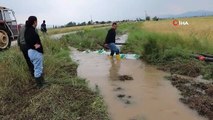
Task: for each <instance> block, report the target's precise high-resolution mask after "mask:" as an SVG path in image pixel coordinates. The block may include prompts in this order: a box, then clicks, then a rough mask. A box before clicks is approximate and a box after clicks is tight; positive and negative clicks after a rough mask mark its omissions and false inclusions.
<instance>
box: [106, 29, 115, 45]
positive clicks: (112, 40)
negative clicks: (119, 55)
mask: <svg viewBox="0 0 213 120" xmlns="http://www.w3.org/2000/svg"><path fill="white" fill-rule="evenodd" d="M115 36H116V32H115V29H113V28H111V29H110V30H109V31H108V33H107V36H106V39H105V44H109V43H115Z"/></svg>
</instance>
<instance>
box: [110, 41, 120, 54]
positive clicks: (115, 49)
mask: <svg viewBox="0 0 213 120" xmlns="http://www.w3.org/2000/svg"><path fill="white" fill-rule="evenodd" d="M108 46H109V49H110V50H111V54H110V55H111V56H113V55H114V53H116V55H118V54H119V53H120V51H119V49H118V48H117V47H116V46H115V43H109V45H108Z"/></svg>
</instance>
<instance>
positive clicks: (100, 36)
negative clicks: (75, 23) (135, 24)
mask: <svg viewBox="0 0 213 120" xmlns="http://www.w3.org/2000/svg"><path fill="white" fill-rule="evenodd" d="M118 26H119V27H118V30H117V35H118V36H119V35H123V34H126V33H127V32H128V27H129V23H123V24H119V25H118ZM108 30H109V28H100V29H94V28H87V29H84V30H83V31H79V32H77V33H76V34H69V35H65V36H63V37H62V38H61V40H62V41H66V42H67V43H68V44H69V45H70V46H72V47H75V48H77V49H78V50H80V51H84V50H88V49H89V50H98V49H103V44H104V41H105V37H106V35H107V31H108Z"/></svg>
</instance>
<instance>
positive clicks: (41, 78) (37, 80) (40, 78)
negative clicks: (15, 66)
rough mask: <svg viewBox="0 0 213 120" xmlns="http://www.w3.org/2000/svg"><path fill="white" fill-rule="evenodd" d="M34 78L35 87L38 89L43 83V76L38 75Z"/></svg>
mask: <svg viewBox="0 0 213 120" xmlns="http://www.w3.org/2000/svg"><path fill="white" fill-rule="evenodd" d="M35 80H36V84H37V87H38V88H39V89H40V88H42V87H43V83H44V78H43V76H41V77H38V78H35Z"/></svg>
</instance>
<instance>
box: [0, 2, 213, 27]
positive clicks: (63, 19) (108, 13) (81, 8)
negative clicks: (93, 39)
mask: <svg viewBox="0 0 213 120" xmlns="http://www.w3.org/2000/svg"><path fill="white" fill-rule="evenodd" d="M0 6H5V7H8V8H11V9H13V10H14V11H15V14H16V18H17V20H18V23H24V21H25V20H26V19H27V18H28V17H29V16H30V15H35V16H37V17H38V20H39V23H40V22H41V21H42V20H44V19H45V20H46V22H47V24H49V25H53V24H54V25H64V24H66V23H68V22H70V21H74V22H83V21H89V20H90V19H91V18H92V19H93V21H108V20H110V21H116V20H122V19H136V18H138V17H140V18H144V16H145V11H147V14H148V15H150V16H151V17H154V16H159V15H167V14H180V13H183V12H187V11H196V10H209V11H213V0H175V1H173V0H1V1H0Z"/></svg>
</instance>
